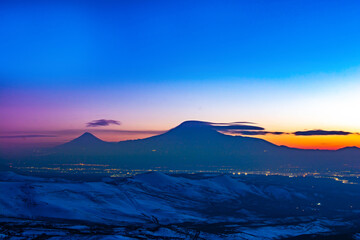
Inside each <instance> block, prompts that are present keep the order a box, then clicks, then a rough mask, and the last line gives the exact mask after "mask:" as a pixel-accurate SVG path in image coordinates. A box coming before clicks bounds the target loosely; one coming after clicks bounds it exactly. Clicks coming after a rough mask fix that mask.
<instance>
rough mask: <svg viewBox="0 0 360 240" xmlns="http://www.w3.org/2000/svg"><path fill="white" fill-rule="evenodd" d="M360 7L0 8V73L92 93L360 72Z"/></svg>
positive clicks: (123, 4) (66, 4)
mask: <svg viewBox="0 0 360 240" xmlns="http://www.w3.org/2000/svg"><path fill="white" fill-rule="evenodd" d="M359 4H360V3H359V2H357V1H341V2H340V1H151V2H149V1H8V2H7V3H6V2H4V1H2V3H1V5H2V7H1V10H0V13H1V14H0V16H1V17H0V18H1V21H0V28H1V38H0V51H1V52H2V57H1V58H0V59H1V61H0V65H1V67H0V74H1V78H2V79H3V80H2V81H5V82H6V81H12V82H13V83H14V82H17V83H20V84H23V83H27V82H31V83H44V82H48V83H49V82H51V83H52V84H53V83H55V84H64V83H65V82H72V83H77V82H78V83H83V82H87V83H89V84H92V83H93V84H95V85H96V84H107V83H109V84H111V83H112V82H118V81H122V82H124V83H126V82H130V81H139V82H141V81H184V80H191V81H194V80H207V79H219V78H260V79H261V78H272V79H274V78H289V77H293V76H299V75H300V76H301V75H306V74H311V73H326V72H332V73H333V72H341V71H344V70H347V69H349V68H352V67H357V66H358V65H359V56H360V45H359V44H358V43H359V42H360V31H359V30H360V29H359V28H360V17H359V16H358V15H359V14H358V13H359V9H360V8H359ZM30 85H31V84H30Z"/></svg>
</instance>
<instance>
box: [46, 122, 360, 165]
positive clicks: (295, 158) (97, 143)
mask: <svg viewBox="0 0 360 240" xmlns="http://www.w3.org/2000/svg"><path fill="white" fill-rule="evenodd" d="M46 160H48V161H52V162H53V161H57V162H71V163H78V162H88V163H106V164H111V165H114V166H119V167H129V168H148V167H168V168H177V169H181V168H184V169H185V168H186V169H188V168H212V167H216V168H219V167H234V168H243V169H274V168H288V167H299V168H317V169H320V168H324V169H325V168H349V167H359V163H360V149H359V148H356V147H350V148H343V149H340V150H337V151H330V150H303V149H295V148H289V147H285V146H277V145H275V144H272V143H270V142H268V141H265V140H263V139H258V138H252V137H242V136H229V135H225V134H222V133H219V132H218V131H217V130H216V129H215V128H214V127H213V126H212V125H211V124H210V123H207V122H201V121H186V122H183V123H182V124H180V125H179V126H177V127H175V128H173V129H171V130H169V131H168V132H166V133H164V134H161V135H158V136H154V137H150V138H146V139H139V140H129V141H122V142H118V143H113V142H111V143H110V142H105V141H102V140H100V139H98V138H96V137H95V136H94V135H92V134H91V133H84V134H83V135H82V136H80V137H79V138H76V139H74V140H72V141H70V142H68V143H66V144H63V145H60V146H58V147H56V148H54V149H52V152H51V154H50V155H46Z"/></svg>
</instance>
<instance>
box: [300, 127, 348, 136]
mask: <svg viewBox="0 0 360 240" xmlns="http://www.w3.org/2000/svg"><path fill="white" fill-rule="evenodd" d="M293 134H294V135H296V136H327V135H342V136H344V135H350V134H354V133H352V132H346V131H326V130H320V129H318V130H309V131H297V132H294V133H293Z"/></svg>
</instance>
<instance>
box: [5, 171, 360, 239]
mask: <svg viewBox="0 0 360 240" xmlns="http://www.w3.org/2000/svg"><path fill="white" fill-rule="evenodd" d="M331 184H333V186H332V185H331ZM343 185H344V184H340V183H336V182H333V181H330V180H326V181H325V180H321V179H315V178H309V179H298V180H289V179H288V178H284V177H280V178H279V177H278V178H266V177H260V176H259V177H255V176H253V177H249V178H246V179H244V178H239V177H238V178H235V177H232V176H229V175H222V176H212V177H206V176H203V175H201V176H200V175H199V176H196V175H191V176H190V175H189V176H169V175H166V174H163V173H160V172H149V173H146V174H141V175H137V176H135V177H132V178H119V179H111V178H106V179H104V180H103V181H101V182H75V181H69V180H61V179H43V178H36V177H27V176H20V175H17V174H14V173H12V172H1V173H0V189H1V195H0V215H1V217H2V218H1V220H0V221H1V225H2V227H1V228H0V230H1V233H0V234H1V235H0V239H1V238H10V237H13V238H14V239H21V238H24V239H29V238H30V239H31V238H35V237H39V236H41V235H42V236H43V237H46V238H50V239H149V238H154V239H281V238H289V237H294V236H304V235H308V236H309V234H310V235H319V234H320V235H323V234H345V235H344V236H343V237H350V239H351V238H352V237H356V236H357V235H356V232H357V230H358V227H359V226H360V225H359V217H358V216H359V214H360V211H359V210H360V191H357V190H359V187H358V186H343ZM334 206H335V207H334ZM343 239H345V238H343Z"/></svg>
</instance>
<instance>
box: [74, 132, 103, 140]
mask: <svg viewBox="0 0 360 240" xmlns="http://www.w3.org/2000/svg"><path fill="white" fill-rule="evenodd" d="M71 142H78V143H80V142H81V143H92V142H102V140H101V139H99V138H97V137H96V136H94V135H93V134H92V133H89V132H85V133H83V134H82V135H81V136H80V137H78V138H75V139H74V140H72V141H71Z"/></svg>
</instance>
